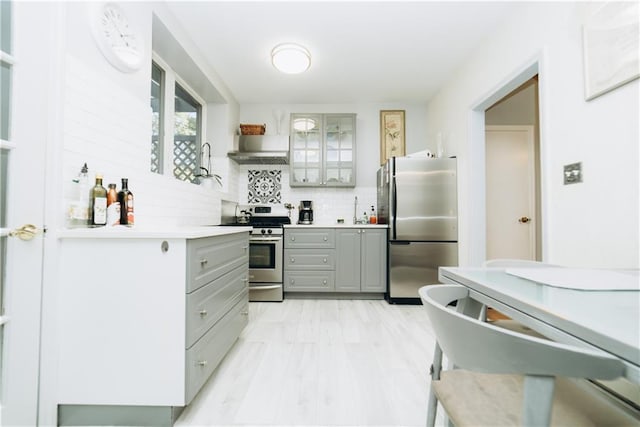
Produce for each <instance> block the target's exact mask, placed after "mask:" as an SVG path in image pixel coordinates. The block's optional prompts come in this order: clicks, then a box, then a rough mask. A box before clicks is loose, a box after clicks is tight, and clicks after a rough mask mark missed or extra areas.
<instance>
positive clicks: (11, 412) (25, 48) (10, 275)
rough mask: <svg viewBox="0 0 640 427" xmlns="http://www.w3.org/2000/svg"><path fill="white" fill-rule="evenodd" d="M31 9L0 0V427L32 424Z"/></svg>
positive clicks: (34, 86)
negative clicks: (0, 296)
mask: <svg viewBox="0 0 640 427" xmlns="http://www.w3.org/2000/svg"><path fill="white" fill-rule="evenodd" d="M38 7H39V6H37V5H28V4H26V3H21V2H8V1H0V8H1V10H0V13H1V15H2V28H1V29H0V31H1V34H0V36H1V37H0V40H1V48H2V49H1V50H2V53H1V58H0V59H1V62H2V64H1V65H2V78H1V84H2V88H1V90H0V97H1V105H2V108H1V109H0V110H1V114H0V115H1V120H2V123H1V126H0V133H1V139H2V141H0V147H1V148H0V152H1V155H2V163H1V167H0V194H1V196H0V227H1V232H0V235H1V237H0V239H1V246H2V251H1V252H0V255H1V259H0V269H1V270H0V283H1V286H2V316H1V317H0V319H1V323H2V325H1V326H0V328H1V330H0V333H1V336H2V339H1V342H2V352H1V359H0V362H1V363H2V366H1V370H0V375H1V376H0V386H1V395H0V402H1V408H2V409H1V410H2V413H1V417H0V422H1V424H2V426H14V425H28V426H34V425H36V424H37V415H38V381H39V360H40V316H41V311H40V310H41V284H42V269H43V243H44V238H43V232H42V230H43V224H44V183H45V175H44V174H45V167H44V165H45V161H44V158H45V157H44V155H45V146H46V145H45V144H46V140H47V126H48V121H47V117H48V115H47V113H46V109H47V105H48V103H47V93H46V92H47V91H46V85H47V81H48V75H47V67H46V64H43V62H42V60H41V59H42V57H43V56H45V57H46V54H45V53H43V50H44V49H43V48H42V46H41V45H40V46H39V45H38V43H39V42H41V40H40V38H41V37H46V36H45V35H44V34H45V32H44V28H42V27H41V26H40V25H41V24H42V19H40V20H39V19H38V18H37V17H40V18H42V13H39V12H37V8H38ZM45 27H46V26H45ZM34 29H37V30H36V31H34ZM37 34H41V35H40V36H37ZM43 88H44V89H43ZM27 224H31V225H32V226H33V227H34V230H35V231H36V233H35V235H31V233H30V232H29V230H30V228H31V226H30V225H27ZM24 226H26V227H24ZM21 228H22V229H23V231H22V232H21V231H19V230H20V229H21ZM12 234H13V235H12Z"/></svg>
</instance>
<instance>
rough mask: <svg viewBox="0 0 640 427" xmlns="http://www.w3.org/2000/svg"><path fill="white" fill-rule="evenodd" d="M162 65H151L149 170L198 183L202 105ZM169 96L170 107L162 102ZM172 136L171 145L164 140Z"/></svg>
mask: <svg viewBox="0 0 640 427" xmlns="http://www.w3.org/2000/svg"><path fill="white" fill-rule="evenodd" d="M161 62H162V61H159V62H155V61H154V62H153V63H152V64H151V113H152V115H151V157H150V170H151V172H154V173H164V171H165V170H167V171H168V170H169V168H170V170H172V173H173V176H175V177H176V178H178V179H180V180H182V181H187V182H192V183H195V184H197V183H198V174H199V172H200V151H201V145H202V142H201V141H202V115H203V103H202V102H200V101H198V100H197V99H196V97H197V94H193V93H192V92H190V91H189V90H188V89H187V85H186V84H181V83H178V81H176V80H178V79H179V76H177V75H176V74H175V72H174V71H173V70H172V69H171V68H170V67H169V66H167V65H164V64H161ZM171 97H173V98H174V102H173V104H170V103H166V102H164V100H165V99H171ZM167 125H170V126H172V129H173V130H171V127H169V126H167ZM165 130H166V132H167V134H168V135H166V136H165ZM171 135H173V142H171V139H169V140H168V141H167V139H166V137H169V138H171ZM165 159H166V161H165Z"/></svg>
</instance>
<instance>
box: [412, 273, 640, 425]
mask: <svg viewBox="0 0 640 427" xmlns="http://www.w3.org/2000/svg"><path fill="white" fill-rule="evenodd" d="M419 294H420V298H421V299H422V303H423V305H424V307H425V309H426V310H427V314H428V317H429V319H430V321H431V324H432V327H433V331H434V333H435V336H436V340H437V341H436V349H435V354H434V359H433V365H432V380H431V391H430V395H429V403H428V415H427V426H430V427H431V426H433V425H434V423H435V418H436V409H437V406H438V401H439V402H440V404H441V405H442V407H443V408H444V409H445V411H446V412H447V414H448V416H449V419H450V421H451V422H453V424H454V425H456V426H458V427H463V426H473V427H478V426H549V425H559V426H580V427H584V426H591V425H595V426H599V425H611V426H626V425H638V423H640V419H638V418H637V416H638V415H637V414H633V413H630V412H629V411H626V410H623V409H622V408H621V407H620V406H619V405H618V404H617V403H615V402H613V400H610V399H607V398H606V397H605V396H604V395H601V394H600V392H599V391H596V390H595V389H593V388H592V387H585V384H586V382H585V381H579V380H576V379H584V378H599V379H612V378H617V377H620V376H622V375H623V374H624V372H625V367H624V365H623V363H622V362H621V361H620V360H618V359H617V358H615V357H613V356H611V355H608V354H606V353H604V352H601V351H595V350H590V349H586V348H580V347H576V346H571V345H566V344H560V343H556V342H553V341H549V340H545V339H540V338H536V337H532V336H529V335H525V334H520V333H517V332H513V331H510V330H508V329H504V328H499V327H496V326H493V325H491V324H490V323H486V322H482V321H480V320H478V319H474V318H472V317H468V316H465V315H463V314H461V313H458V312H456V311H454V309H452V307H447V305H449V304H450V303H452V302H453V301H458V300H462V299H465V298H467V297H468V295H469V291H468V289H467V288H465V287H464V286H460V285H430V286H424V287H422V288H421V289H420V290H419ZM443 353H444V355H445V356H446V357H447V359H448V361H449V362H450V363H453V364H455V366H456V369H453V370H445V371H442V370H441V365H442V355H443Z"/></svg>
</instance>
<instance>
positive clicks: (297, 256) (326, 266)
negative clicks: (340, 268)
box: [284, 249, 336, 270]
mask: <svg viewBox="0 0 640 427" xmlns="http://www.w3.org/2000/svg"><path fill="white" fill-rule="evenodd" d="M335 268H336V251H335V249H287V250H285V251H284V269H285V270H335Z"/></svg>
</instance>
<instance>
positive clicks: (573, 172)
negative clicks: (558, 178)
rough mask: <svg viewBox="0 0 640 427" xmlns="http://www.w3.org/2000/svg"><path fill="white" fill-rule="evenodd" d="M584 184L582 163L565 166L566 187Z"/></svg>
mask: <svg viewBox="0 0 640 427" xmlns="http://www.w3.org/2000/svg"><path fill="white" fill-rule="evenodd" d="M579 182H582V162H578V163H571V164H570V165H564V185H568V184H577V183H579Z"/></svg>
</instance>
